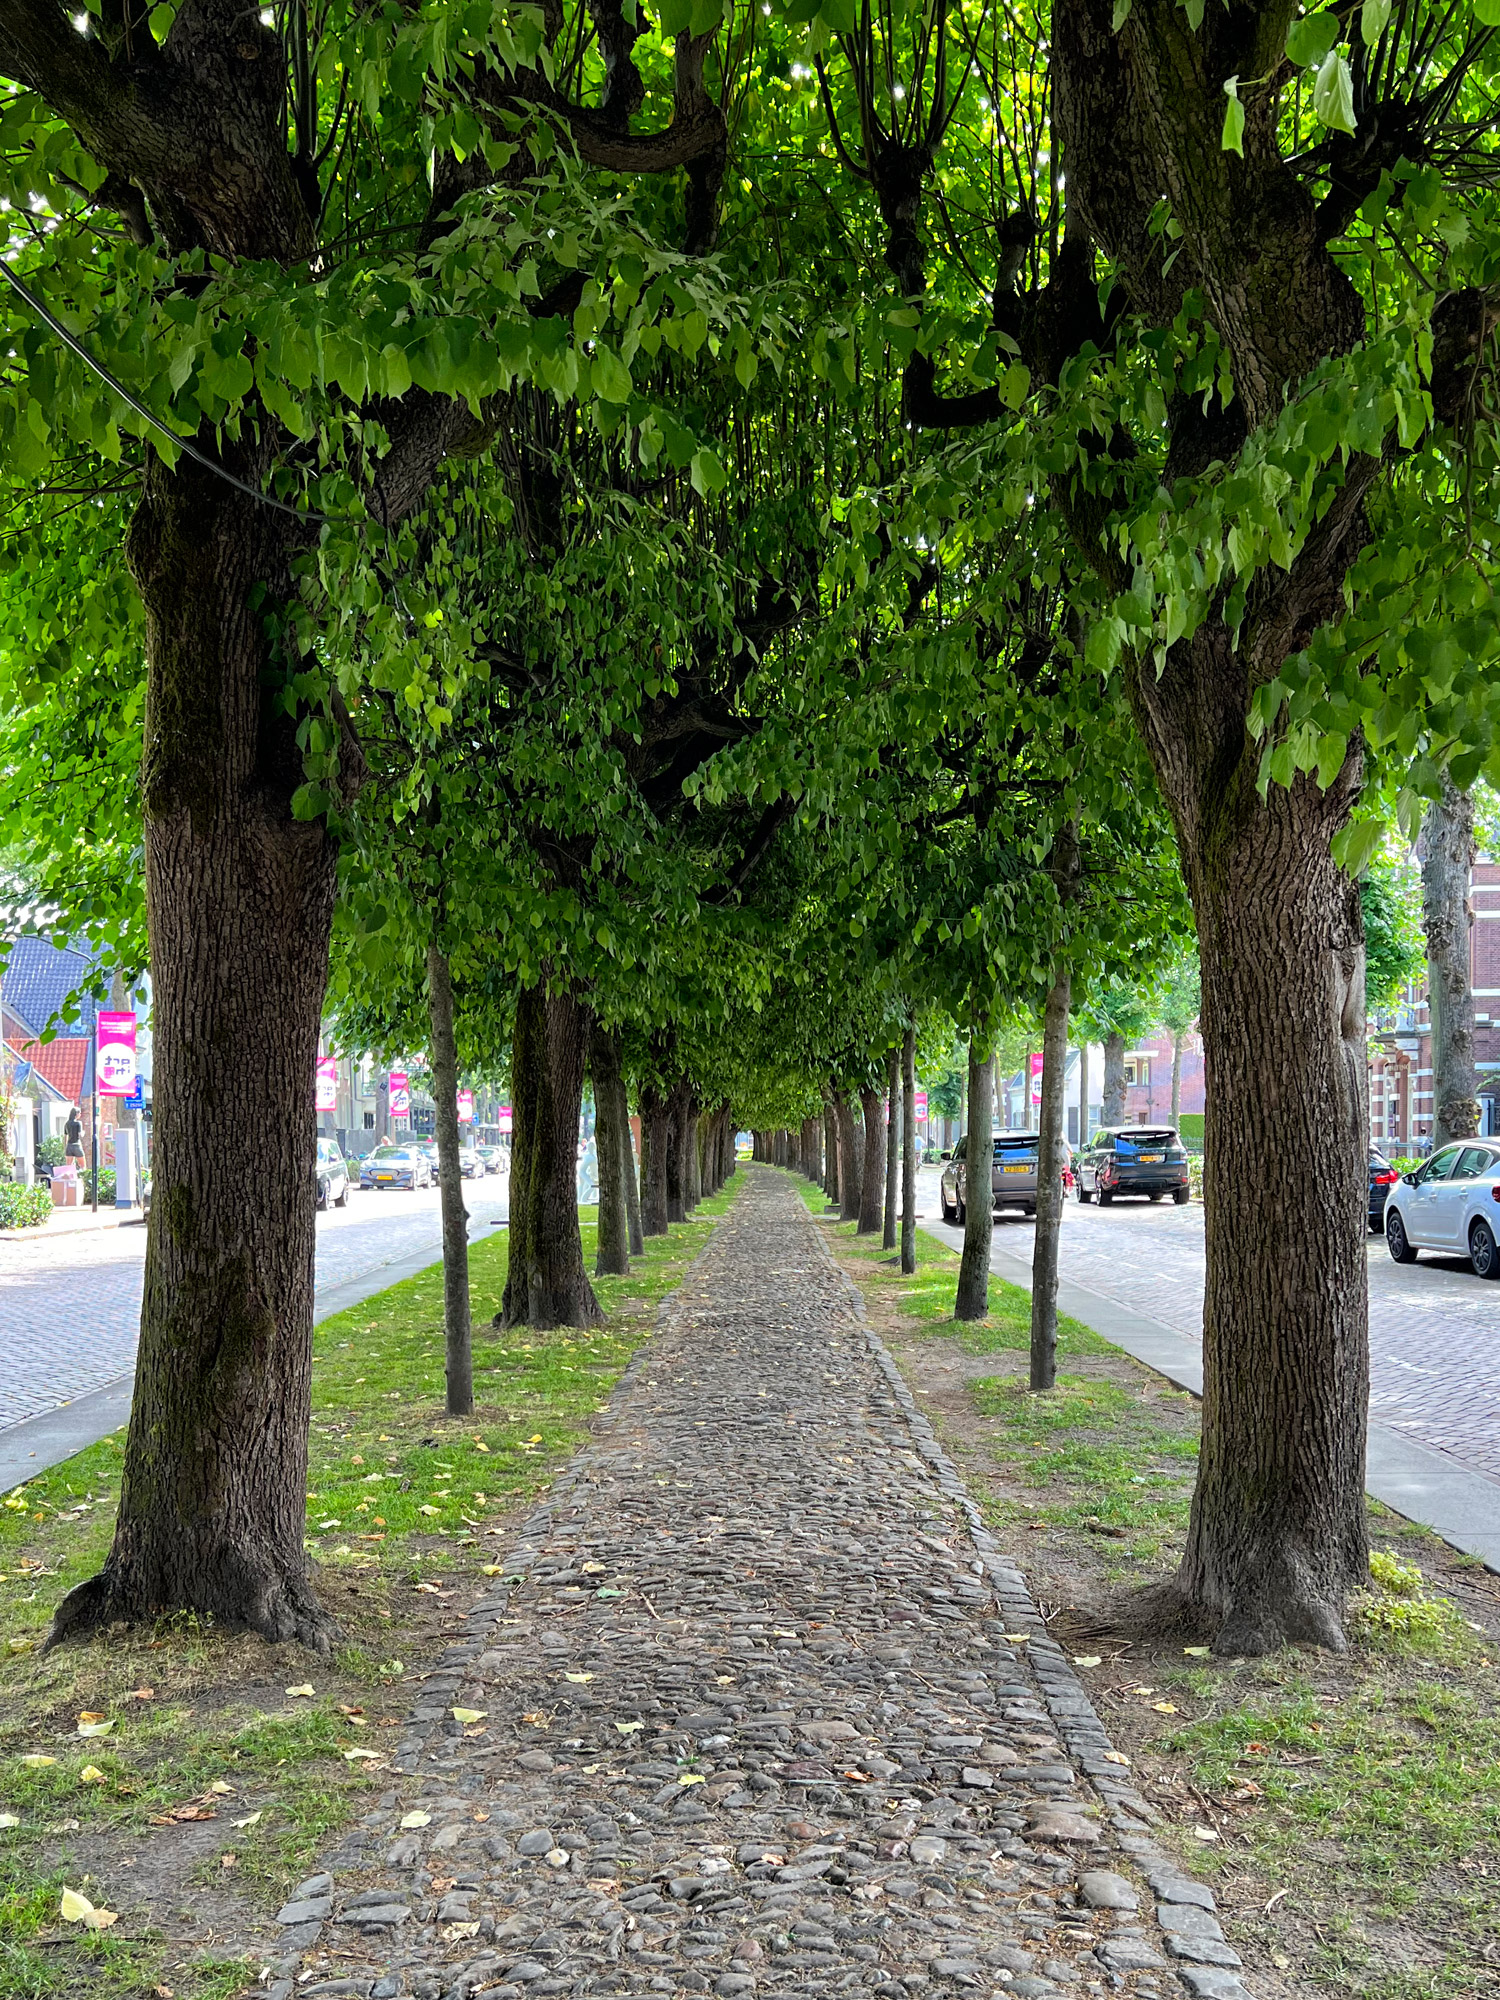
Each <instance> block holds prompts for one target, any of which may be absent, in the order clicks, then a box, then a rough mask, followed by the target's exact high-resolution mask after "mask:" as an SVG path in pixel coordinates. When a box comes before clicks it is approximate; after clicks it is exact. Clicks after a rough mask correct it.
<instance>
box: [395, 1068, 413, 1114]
mask: <svg viewBox="0 0 1500 2000" xmlns="http://www.w3.org/2000/svg"><path fill="white" fill-rule="evenodd" d="M391 1116H392V1117H393V1118H410V1116H411V1085H410V1084H409V1083H408V1082H407V1080H406V1071H405V1070H404V1069H393V1070H392V1071H391Z"/></svg>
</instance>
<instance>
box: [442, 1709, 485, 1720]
mask: <svg viewBox="0 0 1500 2000" xmlns="http://www.w3.org/2000/svg"><path fill="white" fill-rule="evenodd" d="M451 1713H452V1716H453V1720H454V1721H455V1722H483V1720H484V1718H485V1717H486V1716H487V1715H488V1714H489V1710H488V1709H487V1708H455V1709H453V1710H452V1711H451Z"/></svg>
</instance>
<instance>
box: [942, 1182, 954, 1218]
mask: <svg viewBox="0 0 1500 2000" xmlns="http://www.w3.org/2000/svg"><path fill="white" fill-rule="evenodd" d="M938 1200H939V1202H940V1203H941V1204H942V1210H943V1220H944V1222H951V1221H952V1220H953V1210H952V1209H951V1208H950V1207H949V1206H948V1197H947V1195H945V1194H943V1193H942V1192H941V1190H939V1193H938Z"/></svg>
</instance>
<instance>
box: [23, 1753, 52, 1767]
mask: <svg viewBox="0 0 1500 2000" xmlns="http://www.w3.org/2000/svg"><path fill="white" fill-rule="evenodd" d="M21 1762H22V1763H23V1764H29V1765H30V1766H31V1768H32V1770H33V1771H36V1770H40V1768H41V1767H42V1765H43V1764H55V1763H56V1762H57V1759H56V1758H55V1757H44V1756H43V1754H42V1752H41V1751H40V1750H28V1751H27V1753H26V1755H25V1756H24V1757H23V1758H22V1759H21Z"/></svg>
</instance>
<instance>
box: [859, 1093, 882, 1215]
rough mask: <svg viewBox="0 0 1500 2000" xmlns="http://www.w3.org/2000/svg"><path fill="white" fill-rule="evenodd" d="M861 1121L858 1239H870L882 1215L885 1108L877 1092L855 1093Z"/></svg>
mask: <svg viewBox="0 0 1500 2000" xmlns="http://www.w3.org/2000/svg"><path fill="white" fill-rule="evenodd" d="M859 1108H860V1111H861V1114H862V1115H863V1118H864V1130H863V1141H862V1144H861V1147H860V1153H861V1157H862V1160H863V1163H864V1171H863V1173H862V1174H861V1175H860V1182H859V1228H858V1231H857V1234H859V1235H860V1236H873V1235H874V1234H875V1232H876V1231H877V1230H878V1229H879V1228H880V1226H881V1222H882V1220H883V1218H884V1213H885V1105H884V1103H883V1102H882V1101H881V1096H880V1092H879V1091H878V1090H874V1089H871V1088H869V1087H868V1086H867V1087H866V1088H865V1089H864V1090H862V1091H861V1092H860V1093H859Z"/></svg>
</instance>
